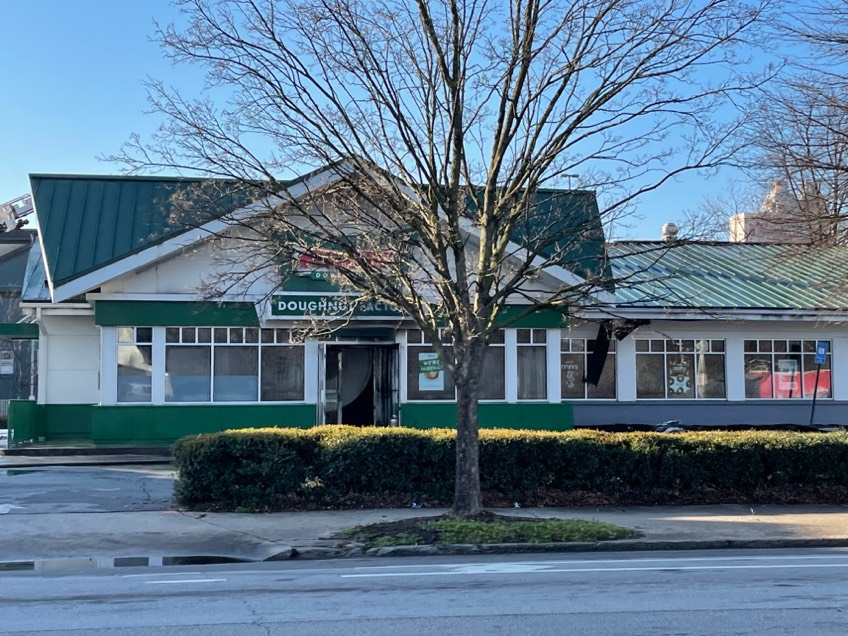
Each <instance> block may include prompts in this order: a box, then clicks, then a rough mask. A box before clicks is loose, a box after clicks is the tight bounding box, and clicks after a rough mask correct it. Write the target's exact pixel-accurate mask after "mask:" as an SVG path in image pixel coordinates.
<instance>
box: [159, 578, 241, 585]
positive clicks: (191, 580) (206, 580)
mask: <svg viewBox="0 0 848 636" xmlns="http://www.w3.org/2000/svg"><path fill="white" fill-rule="evenodd" d="M226 580H227V579H180V580H177V581H145V582H144V584H145V585H176V584H177V583H220V582H221V581H226Z"/></svg>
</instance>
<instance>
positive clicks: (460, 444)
mask: <svg viewBox="0 0 848 636" xmlns="http://www.w3.org/2000/svg"><path fill="white" fill-rule="evenodd" d="M483 350H484V345H483V343H479V344H478V343H474V344H472V345H470V346H469V347H468V350H467V352H466V353H465V355H464V356H463V359H462V360H457V365H456V372H455V374H454V376H455V380H456V484H455V486H454V496H453V506H452V507H451V510H450V514H451V515H452V516H456V517H467V516H471V515H475V514H477V513H479V512H480V511H481V510H482V509H483V500H482V496H481V493H480V452H479V443H478V439H479V430H480V429H479V422H478V419H477V411H478V402H479V396H480V376H481V375H482V364H483Z"/></svg>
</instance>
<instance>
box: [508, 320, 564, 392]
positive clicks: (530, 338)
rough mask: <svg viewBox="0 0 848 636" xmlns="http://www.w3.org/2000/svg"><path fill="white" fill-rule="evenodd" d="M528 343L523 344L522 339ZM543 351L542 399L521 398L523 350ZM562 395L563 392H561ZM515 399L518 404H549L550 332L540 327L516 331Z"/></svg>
mask: <svg viewBox="0 0 848 636" xmlns="http://www.w3.org/2000/svg"><path fill="white" fill-rule="evenodd" d="M525 335H526V336H527V341H526V342H522V337H523V336H525ZM522 349H541V350H542V352H543V357H542V360H543V362H544V364H543V365H542V370H543V373H544V375H543V381H542V383H541V386H542V396H541V397H521V388H522V386H521V372H520V370H521V360H520V358H521V350H522ZM560 393H561V391H560ZM515 399H516V401H517V402H547V401H548V330H547V329H541V328H538V327H533V328H530V327H526V328H517V329H516V330H515Z"/></svg>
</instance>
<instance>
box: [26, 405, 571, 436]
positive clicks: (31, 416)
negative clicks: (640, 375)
mask: <svg viewBox="0 0 848 636" xmlns="http://www.w3.org/2000/svg"><path fill="white" fill-rule="evenodd" d="M455 424H456V405H455V404H449V403H436V404H426V403H412V404H403V405H402V406H401V425H403V426H409V427H412V428H442V427H453V426H455ZM573 424H574V419H573V416H572V409H571V405H570V404H547V403H544V404H541V403H525V404H503V403H500V404H492V403H486V404H481V405H480V426H481V427H483V428H511V429H530V430H553V431H562V430H566V429H570V428H572V427H573ZM314 425H315V406H314V405H313V404H290V405H278V404H273V405H272V404H244V405H225V406H221V405H215V404H208V405H157V406H138V405H132V406H129V405H128V406H99V405H92V404H35V403H34V402H29V401H27V400H13V401H12V402H10V404H9V430H10V432H11V433H10V440H9V441H10V443H11V444H19V443H24V442H29V441H39V440H40V439H42V438H43V439H46V440H48V441H61V440H67V439H77V440H79V439H90V440H91V441H92V442H94V443H96V444H170V443H172V442H174V441H175V440H177V439H179V438H180V437H184V436H186V435H194V434H198V433H213V432H215V431H222V430H225V429H228V428H252V427H263V426H280V427H294V428H308V427H310V426H314Z"/></svg>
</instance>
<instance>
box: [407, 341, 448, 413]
mask: <svg viewBox="0 0 848 636" xmlns="http://www.w3.org/2000/svg"><path fill="white" fill-rule="evenodd" d="M406 343H407V347H406V394H407V399H409V400H454V399H456V389H455V386H454V381H453V373H452V372H451V370H450V369H447V368H445V365H444V364H443V363H442V361H441V360H440V359H439V356H438V354H437V353H436V349H435V347H433V345H432V344H430V343H429V342H427V340H426V338H425V337H424V334H423V333H422V332H421V331H419V330H417V329H410V330H409V331H407V332H406ZM446 349H447V351H450V347H446Z"/></svg>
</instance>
